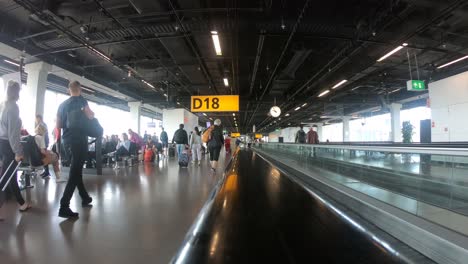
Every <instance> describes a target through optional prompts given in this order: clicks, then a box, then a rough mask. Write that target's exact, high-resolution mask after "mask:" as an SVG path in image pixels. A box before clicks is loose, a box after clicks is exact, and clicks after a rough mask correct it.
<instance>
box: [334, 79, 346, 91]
mask: <svg viewBox="0 0 468 264" xmlns="http://www.w3.org/2000/svg"><path fill="white" fill-rule="evenodd" d="M347 81H348V80H342V81H341V82H339V83H337V84H335V86H333V87H332V89H336V88H338V87H339V86H340V85H342V84H343V83H345V82H347Z"/></svg>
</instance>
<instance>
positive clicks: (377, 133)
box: [321, 107, 431, 142]
mask: <svg viewBox="0 0 468 264" xmlns="http://www.w3.org/2000/svg"><path fill="white" fill-rule="evenodd" d="M425 119H431V109H430V108H428V107H416V108H411V109H407V110H403V111H401V112H400V121H401V123H403V122H404V121H410V122H411V124H412V125H413V126H414V132H415V133H414V135H413V142H419V140H420V121H421V120H425ZM400 133H401V132H400ZM390 136H391V116H390V114H383V115H376V116H372V117H367V118H359V119H355V120H351V121H350V122H349V139H350V141H354V142H363V141H367V142H369V141H390ZM327 139H328V140H330V141H331V142H335V141H337V142H341V141H343V124H342V123H338V124H333V125H327V126H323V130H322V139H321V141H323V142H325V141H326V140H327Z"/></svg>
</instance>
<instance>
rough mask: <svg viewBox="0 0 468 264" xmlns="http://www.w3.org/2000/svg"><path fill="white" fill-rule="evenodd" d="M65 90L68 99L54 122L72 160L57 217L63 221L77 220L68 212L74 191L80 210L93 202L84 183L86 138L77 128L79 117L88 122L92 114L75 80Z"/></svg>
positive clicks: (76, 214) (73, 214) (76, 215)
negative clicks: (78, 195) (77, 193)
mask: <svg viewBox="0 0 468 264" xmlns="http://www.w3.org/2000/svg"><path fill="white" fill-rule="evenodd" d="M68 91H69V92H70V98H68V99H67V100H65V101H64V102H63V103H61V104H60V106H59V108H58V111H57V120H56V122H57V124H56V127H57V128H58V130H59V133H60V130H61V129H63V134H62V138H61V139H62V141H61V143H62V144H63V148H64V150H65V153H66V154H67V156H68V157H70V159H69V160H71V165H70V173H69V177H68V183H67V186H66V187H65V190H64V192H63V196H62V199H61V200H60V210H59V217H63V218H73V217H78V213H75V212H73V211H72V210H71V209H70V200H71V198H72V196H73V193H74V191H75V188H78V191H79V194H80V196H81V205H82V206H83V207H90V206H91V202H92V201H93V199H92V198H91V197H90V196H89V194H88V192H87V191H86V188H85V186H84V183H83V165H84V162H85V160H86V155H87V154H88V135H86V133H83V131H82V130H81V129H80V128H79V127H80V125H81V124H80V116H83V115H84V116H85V118H88V119H90V120H91V119H93V118H94V112H93V111H91V109H90V108H89V105H88V101H86V99H84V98H83V97H82V96H81V84H80V83H79V82H78V81H72V82H70V84H69V85H68Z"/></svg>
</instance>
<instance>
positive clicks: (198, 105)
mask: <svg viewBox="0 0 468 264" xmlns="http://www.w3.org/2000/svg"><path fill="white" fill-rule="evenodd" d="M191 111H192V112H239V96H238V95H209V96H192V99H191Z"/></svg>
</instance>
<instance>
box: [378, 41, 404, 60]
mask: <svg viewBox="0 0 468 264" xmlns="http://www.w3.org/2000/svg"><path fill="white" fill-rule="evenodd" d="M406 46H408V43H403V44H401V46H398V47H396V48H395V49H393V50H392V51H390V52H389V53H387V54H385V55H383V56H382V57H381V58H380V59H378V60H377V61H379V62H380V61H383V60H385V59H386V58H388V57H390V56H392V55H393V54H395V53H397V52H398V51H399V50H401V49H402V48H404V47H406Z"/></svg>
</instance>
